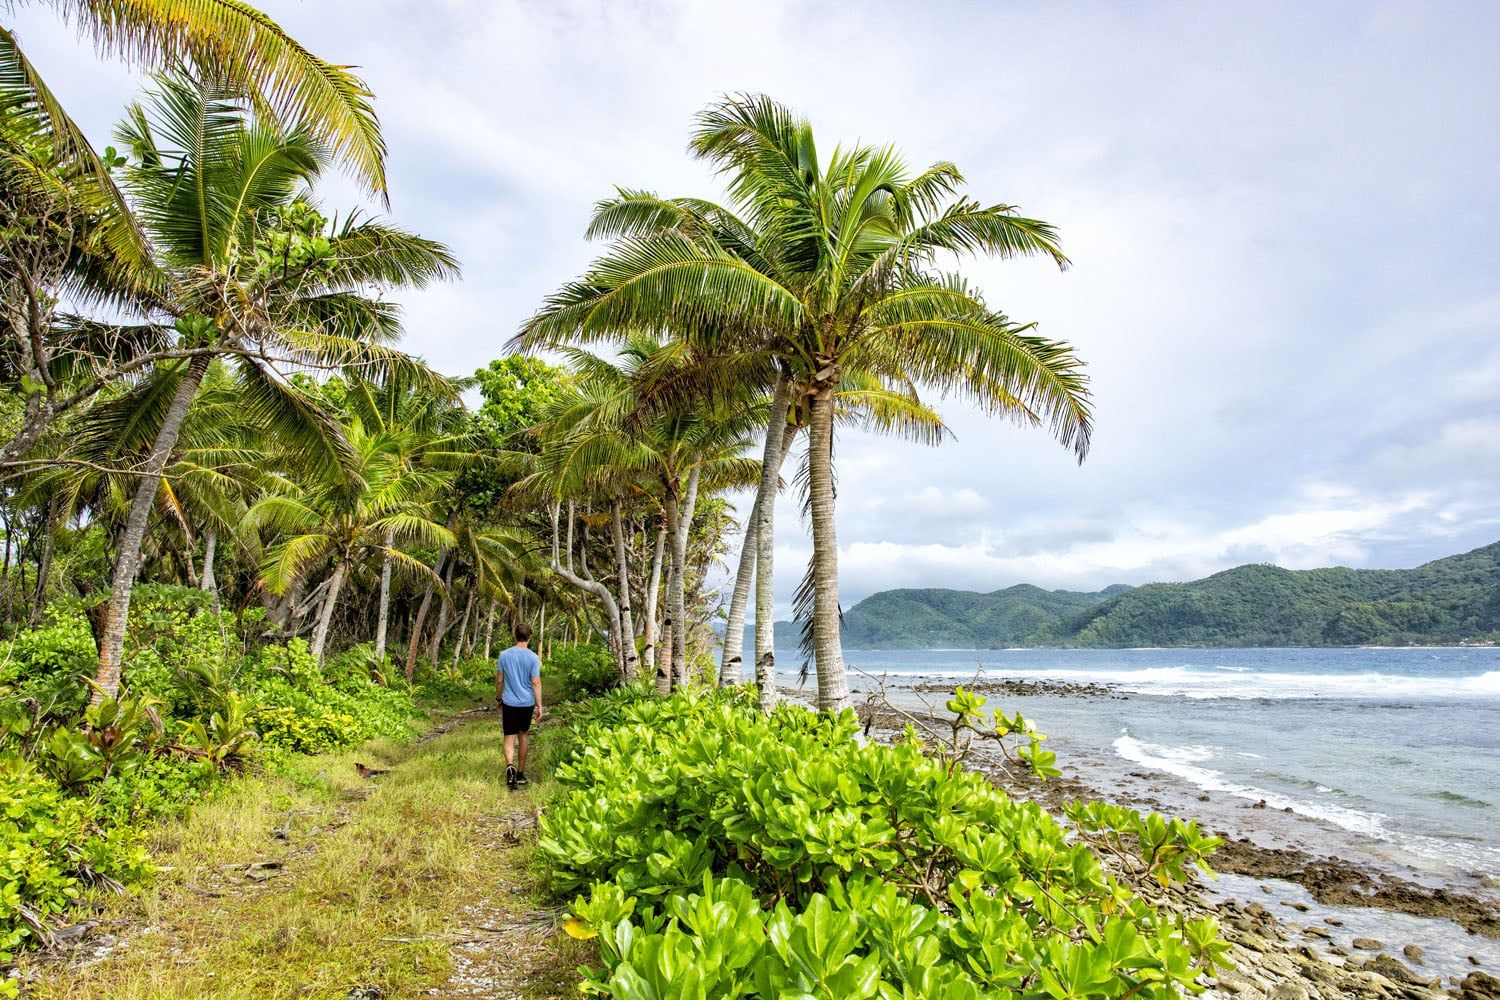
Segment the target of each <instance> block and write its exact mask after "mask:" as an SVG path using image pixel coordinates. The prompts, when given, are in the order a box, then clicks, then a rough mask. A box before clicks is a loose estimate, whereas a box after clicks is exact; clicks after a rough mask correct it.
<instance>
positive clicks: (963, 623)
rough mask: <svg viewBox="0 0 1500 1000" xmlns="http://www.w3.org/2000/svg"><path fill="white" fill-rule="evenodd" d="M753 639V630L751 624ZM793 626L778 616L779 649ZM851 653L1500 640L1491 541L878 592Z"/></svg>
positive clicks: (792, 641) (1497, 557) (858, 615)
mask: <svg viewBox="0 0 1500 1000" xmlns="http://www.w3.org/2000/svg"><path fill="white" fill-rule="evenodd" d="M748 631H749V633H750V634H753V625H752V626H750V629H749V630H748ZM800 634H801V633H800V629H799V628H798V626H797V625H796V624H795V623H793V622H788V621H782V622H777V623H776V639H777V648H778V649H790V648H795V647H796V646H797V642H798V638H799V637H800ZM843 642H844V645H845V646H846V647H848V648H850V649H974V650H989V651H994V650H999V649H1007V648H1026V649H1077V648H1084V649H1143V648H1162V649H1173V648H1211V647H1221V648H1227V649H1243V648H1257V647H1263V648H1299V647H1305V648H1310V649H1327V648H1359V647H1371V648H1379V647H1382V646H1387V647H1400V648H1404V647H1415V646H1433V647H1443V648H1447V647H1455V646H1494V645H1496V644H1497V643H1500V542H1497V543H1494V544H1491V545H1487V546H1484V547H1483V548H1479V549H1475V550H1473V551H1472V552H1466V553H1463V554H1461V555H1455V556H1448V557H1446V558H1443V559H1437V560H1434V561H1432V562H1429V563H1424V564H1423V565H1421V566H1417V567H1414V568H1412V569H1403V570H1373V569H1348V568H1345V567H1334V568H1329V569H1312V570H1288V569H1282V568H1281V567H1278V566H1269V565H1263V564H1250V565H1245V566H1238V567H1236V568H1234V569H1230V570H1225V571H1224V572H1222V573H1216V574H1214V575H1213V576H1209V577H1205V578H1204V579H1201V580H1193V581H1190V582H1186V583H1151V584H1146V585H1144V586H1140V587H1129V586H1125V585H1123V584H1116V585H1114V586H1111V587H1107V588H1105V589H1104V590H1100V591H1095V592H1092V593H1086V592H1079V591H1068V590H1044V589H1042V588H1041V587H1035V586H1032V585H1030V584H1018V585H1016V586H1012V587H1007V588H1004V589H1002V590H996V591H992V592H990V593H978V592H975V591H964V590H944V589H899V590H885V591H881V592H879V593H877V594H872V595H871V596H869V597H867V598H865V599H864V600H862V601H860V602H859V603H858V604H856V605H854V606H853V607H852V608H849V609H848V610H847V611H845V613H844V625H843Z"/></svg>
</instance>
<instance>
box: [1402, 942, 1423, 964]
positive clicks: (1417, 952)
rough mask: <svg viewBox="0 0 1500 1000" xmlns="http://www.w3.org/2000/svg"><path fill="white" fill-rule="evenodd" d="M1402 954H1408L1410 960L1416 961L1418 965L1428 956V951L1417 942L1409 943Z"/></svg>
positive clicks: (1407, 958) (1407, 957)
mask: <svg viewBox="0 0 1500 1000" xmlns="http://www.w3.org/2000/svg"><path fill="white" fill-rule="evenodd" d="M1401 954H1403V955H1405V956H1406V960H1407V961H1408V962H1414V963H1416V964H1417V965H1421V964H1422V962H1423V960H1424V959H1425V958H1426V957H1427V953H1426V952H1425V951H1423V950H1422V948H1421V946H1420V945H1415V944H1409V945H1407V946H1406V947H1405V948H1402V949H1401Z"/></svg>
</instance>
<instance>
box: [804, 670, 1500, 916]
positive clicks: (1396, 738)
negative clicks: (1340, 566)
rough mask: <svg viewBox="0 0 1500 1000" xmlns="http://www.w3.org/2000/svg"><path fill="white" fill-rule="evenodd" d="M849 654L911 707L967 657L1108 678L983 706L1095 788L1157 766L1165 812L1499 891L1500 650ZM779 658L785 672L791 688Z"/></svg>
mask: <svg viewBox="0 0 1500 1000" xmlns="http://www.w3.org/2000/svg"><path fill="white" fill-rule="evenodd" d="M784 655H785V654H784ZM844 655H845V660H846V661H847V664H848V667H849V670H850V681H851V687H853V688H855V689H856V690H857V691H862V690H868V689H869V688H870V687H871V686H872V685H873V683H874V679H875V678H882V677H883V678H884V679H885V685H886V689H887V692H888V695H889V696H890V697H891V698H892V699H893V700H896V699H900V700H906V701H909V702H911V703H915V702H916V700H917V699H918V695H917V694H916V693H915V692H914V691H913V690H912V688H913V685H915V684H918V683H922V682H928V683H940V684H945V685H946V684H958V683H963V682H965V681H967V680H970V679H972V678H973V677H974V676H975V674H976V671H982V673H983V677H984V678H986V679H989V680H999V679H1004V678H1022V679H1033V680H1043V681H1051V682H1061V683H1066V682H1071V683H1074V684H1086V685H1102V686H1106V687H1107V688H1108V689H1109V690H1110V692H1111V693H1109V694H1103V693H1098V692H1097V691H1096V692H1095V693H1092V694H1088V693H1086V694H1082V695H1067V696H1064V695H1060V694H1042V695H1028V696H1024V697H1002V698H992V699H991V704H992V706H994V705H999V706H1003V707H1005V708H1006V709H1007V710H1010V711H1017V710H1019V711H1021V712H1023V713H1024V714H1025V715H1026V716H1027V717H1028V718H1030V719H1032V720H1033V721H1034V722H1035V723H1036V726H1037V728H1038V729H1039V730H1041V731H1042V732H1044V733H1047V734H1049V736H1051V737H1052V743H1051V744H1050V746H1051V748H1052V749H1055V750H1057V751H1058V753H1059V757H1060V763H1062V764H1064V765H1072V766H1073V768H1074V770H1075V771H1076V772H1077V773H1078V774H1079V775H1080V776H1082V777H1084V778H1085V779H1086V780H1089V779H1093V780H1090V783H1091V784H1095V786H1096V787H1098V786H1100V785H1103V786H1105V788H1106V789H1108V787H1109V786H1110V785H1111V784H1112V783H1114V782H1120V783H1122V784H1123V783H1128V782H1130V781H1133V780H1138V779H1141V778H1143V777H1146V776H1150V777H1151V778H1152V779H1153V781H1154V784H1153V786H1152V788H1153V790H1154V791H1160V790H1161V789H1163V788H1167V789H1173V790H1175V791H1176V792H1177V793H1179V794H1176V795H1168V796H1167V797H1166V799H1167V800H1166V801H1165V802H1164V803H1163V811H1167V812H1176V813H1180V814H1189V815H1191V814H1193V813H1194V811H1195V810H1211V811H1212V812H1213V813H1214V814H1215V815H1212V816H1205V820H1207V821H1214V820H1217V821H1220V822H1222V821H1223V820H1224V819H1225V817H1230V818H1231V819H1236V818H1237V819H1243V820H1244V821H1245V824H1247V825H1248V824H1250V823H1251V821H1252V817H1253V818H1256V819H1259V820H1260V821H1261V826H1263V827H1264V826H1266V825H1267V824H1266V822H1265V821H1268V820H1271V819H1272V815H1271V814H1272V812H1273V811H1274V813H1275V814H1278V815H1277V816H1276V818H1275V824H1277V825H1279V829H1278V832H1279V833H1280V834H1283V835H1284V839H1285V842H1287V843H1295V844H1297V845H1298V846H1304V847H1308V848H1310V849H1313V850H1316V851H1320V852H1323V853H1334V852H1340V853H1342V852H1346V851H1360V852H1363V853H1366V854H1368V855H1369V856H1370V857H1372V858H1375V859H1378V860H1380V861H1384V862H1387V863H1389V864H1390V865H1391V866H1392V867H1397V868H1403V869H1407V870H1409V872H1411V873H1415V874H1417V875H1418V876H1419V877H1420V876H1425V877H1426V878H1425V879H1424V880H1426V881H1431V882H1435V883H1442V884H1458V883H1472V884H1479V885H1487V886H1489V887H1492V888H1493V887H1500V649H1493V648H1401V649H1373V648H1358V649H1180V648H1172V649H1122V650H1098V649H1068V650H1055V649H1008V650H955V649H930V650H846V651H845V654H844ZM790 659H791V658H790V657H788V658H787V659H785V660H783V671H784V674H783V683H784V684H786V685H789V686H795V685H796V683H797V681H796V673H795V670H794V669H790V668H789V665H788V662H787V661H788V660H790ZM812 685H813V682H812V681H811V680H809V681H808V689H809V692H808V693H811V688H812ZM1049 687H1050V688H1052V689H1056V687H1057V684H1056V683H1054V684H1052V685H1049ZM857 697H858V696H857ZM928 699H929V700H930V701H931V702H932V703H933V704H934V705H937V706H941V703H942V698H941V697H940V696H933V695H929V696H928ZM1204 802H1212V803H1214V805H1213V806H1212V807H1209V806H1203V805H1202V804H1201V803H1204ZM1259 803H1264V806H1263V807H1261V806H1258V805H1257V804H1259ZM1252 808H1253V809H1254V810H1255V812H1253V813H1252V812H1249V811H1247V810H1251V809H1252ZM1287 814H1291V815H1290V816H1287ZM1283 817H1284V818H1283ZM1294 817H1295V819H1294ZM1298 823H1300V824H1301V825H1300V826H1298V825H1297V824H1298ZM1288 824H1291V826H1288ZM1344 856H1346V857H1347V856H1348V855H1347V853H1345V854H1344Z"/></svg>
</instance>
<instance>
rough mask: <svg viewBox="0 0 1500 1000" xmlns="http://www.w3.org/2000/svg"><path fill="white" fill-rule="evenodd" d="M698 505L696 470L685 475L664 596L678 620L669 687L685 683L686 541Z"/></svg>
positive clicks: (686, 632)
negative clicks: (668, 584) (668, 588)
mask: <svg viewBox="0 0 1500 1000" xmlns="http://www.w3.org/2000/svg"><path fill="white" fill-rule="evenodd" d="M697 506H698V470H697V469H694V470H693V471H692V472H691V473H689V474H688V486H687V496H686V497H685V498H684V499H683V502H682V512H681V514H680V516H679V517H678V519H677V531H676V534H675V536H674V538H673V540H672V563H673V566H672V571H673V573H675V574H676V578H675V580H674V582H673V584H672V592H671V593H670V594H669V595H667V596H668V597H669V598H670V600H671V601H672V619H673V621H675V622H676V623H677V628H676V631H675V632H674V633H673V634H674V635H675V636H676V637H677V641H676V642H674V643H673V644H672V686H673V687H681V686H683V685H685V684H686V683H687V680H688V673H687V645H688V644H687V638H688V628H687V542H688V533H689V532H690V531H691V530H692V527H693V512H694V509H695V508H696V507H697Z"/></svg>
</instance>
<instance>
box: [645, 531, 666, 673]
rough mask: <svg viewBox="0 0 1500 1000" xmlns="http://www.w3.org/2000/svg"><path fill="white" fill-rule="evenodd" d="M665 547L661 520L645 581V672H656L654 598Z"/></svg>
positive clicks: (659, 578)
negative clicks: (649, 569) (648, 572)
mask: <svg viewBox="0 0 1500 1000" xmlns="http://www.w3.org/2000/svg"><path fill="white" fill-rule="evenodd" d="M666 549H667V522H666V521H665V520H663V521H662V523H661V526H660V527H659V528H657V529H656V551H655V553H654V554H653V555H652V557H651V573H650V574H649V577H648V579H647V582H646V612H645V617H646V636H645V640H646V641H645V643H644V644H643V645H644V648H643V649H642V651H641V652H642V654H643V656H644V657H645V660H646V672H647V673H648V674H652V675H655V673H656V652H657V650H656V637H657V632H658V630H657V624H656V617H657V616H656V604H657V601H656V598H657V595H658V594H659V593H660V592H661V564H662V559H663V558H665V556H666Z"/></svg>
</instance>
